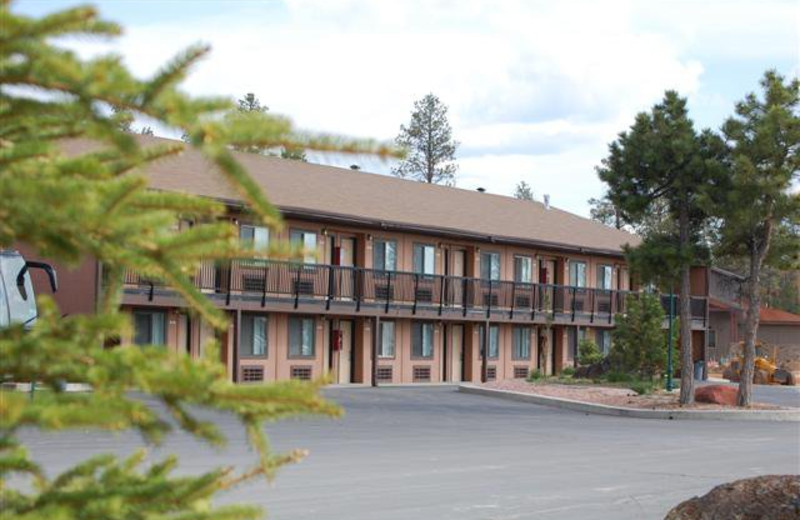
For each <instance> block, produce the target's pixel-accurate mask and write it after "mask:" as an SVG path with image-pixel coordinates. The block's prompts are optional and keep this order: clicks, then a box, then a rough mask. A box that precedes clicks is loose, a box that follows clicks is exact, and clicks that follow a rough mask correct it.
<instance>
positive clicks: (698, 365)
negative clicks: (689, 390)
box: [694, 360, 705, 381]
mask: <svg viewBox="0 0 800 520" xmlns="http://www.w3.org/2000/svg"><path fill="white" fill-rule="evenodd" d="M704 365H705V363H704V362H703V361H702V360H701V361H695V362H694V379H695V381H702V380H703V372H704V370H703V369H704V368H705V367H704Z"/></svg>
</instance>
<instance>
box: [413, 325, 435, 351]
mask: <svg viewBox="0 0 800 520" xmlns="http://www.w3.org/2000/svg"><path fill="white" fill-rule="evenodd" d="M417 330H419V333H417ZM433 335H434V327H433V323H431V322H427V321H415V322H412V324H411V357H412V359H433V351H434V344H433V343H434V342H433ZM417 340H419V348H417ZM426 340H427V341H426Z"/></svg>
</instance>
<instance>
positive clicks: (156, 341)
mask: <svg viewBox="0 0 800 520" xmlns="http://www.w3.org/2000/svg"><path fill="white" fill-rule="evenodd" d="M132 314H133V325H134V327H133V338H132V340H133V344H134V345H139V346H144V345H162V346H163V345H166V344H167V313H166V312H164V311H157V310H150V309H147V310H145V309H136V310H134V311H133V313H132ZM137 315H138V316H147V317H148V319H149V324H148V327H149V329H150V330H149V331H148V332H147V334H148V336H149V337H150V340H149V341H147V342H139V341H137V336H138V334H137V326H136V317H137ZM156 317H159V319H160V321H161V331H160V333H161V337H160V338H155V337H154V336H155V334H154V331H155V327H154V325H155V321H154V320H155V318H156Z"/></svg>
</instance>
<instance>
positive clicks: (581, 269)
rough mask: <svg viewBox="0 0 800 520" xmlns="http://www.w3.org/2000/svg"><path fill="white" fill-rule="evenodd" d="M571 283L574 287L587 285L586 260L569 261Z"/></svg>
mask: <svg viewBox="0 0 800 520" xmlns="http://www.w3.org/2000/svg"><path fill="white" fill-rule="evenodd" d="M569 284H570V285H572V286H573V287H586V262H575V261H572V260H570V262H569Z"/></svg>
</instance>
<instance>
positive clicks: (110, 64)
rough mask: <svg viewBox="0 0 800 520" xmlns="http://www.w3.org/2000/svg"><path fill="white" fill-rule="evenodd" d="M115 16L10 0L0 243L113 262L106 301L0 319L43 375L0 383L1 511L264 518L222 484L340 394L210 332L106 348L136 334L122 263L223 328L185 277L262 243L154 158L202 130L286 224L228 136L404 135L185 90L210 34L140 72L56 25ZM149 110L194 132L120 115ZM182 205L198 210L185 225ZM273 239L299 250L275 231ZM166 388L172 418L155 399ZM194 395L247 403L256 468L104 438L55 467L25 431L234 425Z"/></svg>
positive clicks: (261, 462)
mask: <svg viewBox="0 0 800 520" xmlns="http://www.w3.org/2000/svg"><path fill="white" fill-rule="evenodd" d="M120 32H121V29H120V27H119V26H117V25H115V24H111V23H108V22H104V21H101V20H99V19H98V18H97V14H96V12H95V10H94V9H92V8H89V7H78V8H74V9H67V10H64V11H61V12H58V13H55V14H51V15H49V16H45V17H43V18H39V19H35V18H30V17H25V16H20V15H17V14H15V13H13V12H12V11H11V6H10V2H9V1H8V0H2V3H0V200H2V201H3V202H2V205H0V246H2V247H3V248H8V247H13V245H14V244H16V243H27V244H28V245H30V246H32V247H33V248H34V249H36V250H37V252H38V253H39V254H41V255H42V256H45V257H48V258H52V259H53V260H56V261H58V262H60V263H62V264H67V265H78V264H80V263H81V262H83V261H86V260H91V259H96V260H97V261H99V262H101V263H102V265H103V272H104V283H103V292H102V294H101V295H100V298H99V301H100V308H99V309H98V312H97V313H96V314H95V315H92V316H69V317H63V318H62V317H60V313H59V311H58V309H57V308H56V306H55V304H54V303H53V302H52V301H51V300H49V299H47V298H42V299H40V302H39V303H40V305H39V306H40V319H39V320H38V321H37V323H36V325H35V326H34V327H33V329H32V330H28V331H26V330H24V329H23V327H22V326H12V327H11V328H8V329H4V330H2V331H0V374H2V376H3V377H4V378H5V379H7V380H12V381H36V382H37V387H38V388H40V390H37V392H36V393H35V395H34V397H33V398H31V397H30V396H29V395H26V394H21V393H15V392H2V393H0V510H2V511H3V517H4V518H6V519H15V518H26V519H34V518H41V519H55V518H58V519H69V518H112V519H114V518H120V519H122V518H125V519H130V518H148V519H154V518H170V519H187V520H188V519H190V518H191V519H204V518H217V519H219V518H223V519H227V518H231V519H233V518H256V517H258V516H259V515H260V512H259V510H258V509H256V508H252V507H243V506H237V507H222V508H212V507H211V505H210V504H211V499H212V497H213V496H214V495H215V494H216V493H218V492H220V491H223V490H225V489H228V488H230V487H231V486H234V485H236V484H238V483H240V482H243V481H246V480H250V479H253V478H256V477H261V476H263V477H267V478H272V476H273V475H274V473H275V470H276V469H277V468H278V467H280V466H281V465H283V464H286V463H288V462H293V461H296V460H298V459H299V458H301V457H302V456H303V454H304V453H303V452H302V451H294V452H291V453H288V454H274V453H272V452H271V450H270V448H269V443H268V441H267V439H266V437H265V435H264V433H263V428H262V425H263V423H264V422H265V421H273V420H277V419H281V418H284V417H288V416H293V415H298V414H308V413H314V414H323V415H328V416H336V415H338V414H340V413H341V410H340V409H339V408H337V407H336V406H335V405H333V404H332V403H329V402H327V401H325V400H324V399H322V398H321V397H320V395H319V389H320V386H321V384H322V382H315V383H312V384H308V383H300V382H296V381H292V382H284V383H277V384H269V385H260V386H236V385H233V384H232V383H230V382H229V381H228V380H227V378H226V376H225V370H224V367H223V366H222V364H221V363H220V362H219V355H218V349H217V348H216V347H215V346H214V345H209V346H207V347H205V348H204V351H205V353H206V354H205V357H204V358H203V359H200V360H193V359H190V358H189V357H188V356H186V355H185V354H176V353H171V352H168V351H167V350H165V349H163V348H158V347H155V346H154V347H144V348H139V347H133V346H131V347H116V348H106V347H105V346H106V345H108V344H109V342H114V341H115V340H116V338H119V337H123V336H125V335H127V334H129V333H130V323H129V321H128V318H126V317H125V316H124V315H123V314H121V313H120V312H119V306H120V297H121V288H122V280H123V277H124V274H125V272H126V271H127V270H134V271H136V272H138V273H140V274H141V275H143V276H146V277H149V278H151V279H157V280H160V281H163V282H165V283H166V284H167V285H169V286H170V287H172V288H173V289H175V290H176V291H178V292H179V293H180V295H181V296H182V297H183V299H184V300H185V301H186V302H187V304H188V305H189V307H190V309H191V310H192V312H195V313H197V314H199V315H201V316H202V317H203V318H204V319H206V320H208V321H209V322H210V323H211V324H212V325H214V326H216V327H223V326H226V325H227V320H226V318H225V316H224V315H223V314H222V313H221V312H220V311H219V310H217V309H216V308H215V307H214V306H213V305H211V303H210V302H209V301H208V299H207V298H205V297H204V296H203V294H202V293H200V292H199V291H198V290H197V289H196V288H195V287H194V286H193V284H192V283H190V281H189V280H190V277H191V276H192V275H193V274H194V273H195V272H196V270H197V268H198V267H199V266H200V264H201V262H203V261H209V260H218V259H227V258H233V257H236V256H241V255H243V254H247V255H250V256H258V255H256V254H254V252H253V251H245V250H243V249H242V248H241V246H240V244H239V241H238V239H237V232H236V228H235V227H234V226H233V225H232V224H230V223H227V222H224V221H221V220H218V219H217V217H220V216H222V215H224V213H225V207H224V206H223V205H222V204H220V203H218V202H215V201H211V200H207V199H201V198H198V197H193V196H188V195H182V194H176V193H161V192H156V191H152V190H149V189H148V188H147V181H146V179H145V177H144V176H143V175H142V172H143V170H144V169H145V168H146V166H147V165H148V164H149V163H151V162H153V161H156V160H160V159H163V158H165V157H169V156H172V155H175V154H179V153H181V152H182V150H183V149H184V147H185V146H190V147H193V148H195V149H197V150H198V151H200V152H202V153H203V154H204V155H205V156H206V158H208V159H209V160H210V161H211V162H212V163H213V164H215V165H216V166H217V167H218V169H219V171H220V172H221V175H224V176H225V178H226V179H227V180H228V182H230V184H231V185H232V187H233V188H235V189H236V191H237V192H238V193H239V194H240V195H241V197H242V199H243V200H244V201H245V202H246V203H247V204H248V205H249V206H250V207H251V209H252V212H253V216H254V218H255V219H259V220H260V221H262V222H263V223H264V224H265V225H267V226H269V227H270V228H272V229H273V230H276V229H278V228H280V226H281V225H282V223H281V218H280V215H279V213H278V211H277V210H276V208H275V207H274V206H272V205H271V204H270V203H269V201H268V199H267V197H266V195H265V194H264V193H263V192H262V191H261V190H260V189H259V188H258V186H257V185H256V184H255V183H254V182H253V180H252V179H251V178H250V176H249V175H248V174H247V172H246V171H245V170H244V168H243V167H242V166H241V165H240V164H239V162H237V160H236V155H235V153H234V152H232V148H233V147H234V146H236V147H240V146H247V145H252V146H266V147H277V146H287V147H303V148H308V149H320V150H336V151H345V152H357V153H365V152H367V153H377V154H389V153H393V151H392V150H391V149H389V148H387V147H385V146H382V145H380V144H378V143H374V142H372V141H347V140H344V139H341V138H335V137H330V136H324V135H321V136H314V135H310V134H308V133H299V132H296V131H295V130H294V129H293V127H292V125H291V123H290V121H289V120H287V119H285V118H282V117H279V116H275V115H272V114H268V113H250V114H247V115H246V116H242V117H240V116H236V117H225V114H229V113H231V112H232V111H233V109H234V105H233V103H232V102H231V101H229V100H227V99H217V98H200V99H197V98H190V97H188V96H186V95H185V94H183V93H182V92H181V91H180V90H179V89H178V85H179V83H180V82H181V81H182V80H183V78H185V77H186V75H187V74H188V72H189V70H190V69H191V67H192V66H193V65H194V64H195V63H196V62H197V61H198V60H199V59H201V58H202V57H203V56H204V55H205V54H206V53H207V52H208V49H207V48H205V47H202V46H196V47H192V48H190V49H188V50H186V51H184V52H183V53H181V54H178V55H177V56H176V57H175V58H173V59H172V60H171V61H169V62H168V63H167V64H166V65H165V66H164V67H163V68H162V69H161V70H160V71H159V72H158V73H157V74H156V75H155V76H154V77H153V78H151V79H149V80H144V81H143V80H140V79H137V78H135V77H133V76H132V75H131V74H130V72H129V71H128V70H127V69H126V68H125V67H124V66H123V65H122V63H121V60H120V58H119V57H116V56H102V57H99V58H95V59H91V60H83V59H81V58H80V57H79V56H77V55H76V54H74V53H73V52H71V51H69V50H65V49H63V48H60V47H58V46H56V45H54V44H53V38H54V37H65V36H75V35H81V36H86V35H89V36H100V37H114V36H117V35H118V34H120ZM112 109H113V110H112ZM138 116H146V117H148V118H149V119H151V120H152V121H154V122H155V123H156V124H157V125H159V126H161V127H167V128H173V129H175V131H178V132H180V131H183V133H184V135H185V136H186V137H185V141H186V144H184V143H180V142H175V143H174V144H167V145H163V144H162V145H158V146H148V147H144V146H143V145H142V143H152V140H149V141H148V140H144V141H143V140H140V139H139V138H137V137H135V136H134V135H132V134H130V133H126V132H124V131H123V130H122V127H124V125H121V123H124V122H125V121H124V120H125V119H127V121H128V123H130V118H131V117H134V118H135V117H138ZM71 139H88V140H91V142H92V143H94V148H93V149H92V150H91V151H90V152H86V153H82V154H80V155H74V154H72V155H70V154H68V153H65V149H66V148H68V146H66V145H67V144H68V143H69V140H71ZM181 219H189V220H192V221H193V222H195V225H194V226H193V227H191V228H189V229H186V230H181V231H177V229H176V228H177V226H176V223H177V222H179V220H181ZM270 253H271V254H278V255H291V254H293V253H296V252H293V251H292V250H291V249H290V248H289V247H288V246H287V245H279V246H277V247H275V248H273V249H272V250H271V251H270ZM261 254H263V253H261ZM65 382H82V383H88V384H89V385H91V387H92V389H93V391H92V392H90V393H86V394H79V395H76V394H72V393H65V392H63V391H62V388H63V387H64V383H65ZM134 391H135V393H133V392H134ZM142 394H144V396H145V398H141V397H134V396H142ZM154 399H155V400H156V401H157V402H158V404H157V406H156V407H155V408H158V409H159V410H161V411H166V412H168V414H167V416H168V417H169V419H170V420H169V421H168V420H167V419H166V418H165V417H166V416H165V415H164V414H163V413H161V412H160V411H158V410H156V409H154V407H153V404H152V403H153V400H154ZM195 406H199V407H205V408H213V409H217V410H221V411H225V412H228V413H231V414H234V415H235V416H236V417H237V418H238V419H239V421H240V422H241V424H242V427H243V429H244V430H245V432H246V433H247V438H248V440H249V442H250V445H251V446H252V448H253V449H254V450H255V452H256V455H257V457H255V460H256V463H255V465H254V467H252V468H244V469H238V470H237V469H235V468H220V469H218V470H214V471H211V472H209V473H206V474H204V475H200V476H184V477H180V478H177V477H173V476H172V473H171V472H172V470H173V468H174V467H175V466H176V464H177V463H178V462H177V461H176V460H175V459H174V458H168V459H167V460H164V461H160V462H159V461H156V462H153V463H149V461H148V463H145V454H144V452H142V453H137V454H135V455H134V456H132V457H130V458H128V459H126V460H122V461H120V460H117V459H116V458H114V457H112V456H108V455H101V456H98V457H96V458H93V459H91V460H88V461H85V462H84V463H82V464H80V465H78V466H76V467H75V468H72V469H71V470H69V471H67V472H65V473H63V474H62V475H57V476H53V475H49V474H48V473H47V471H46V468H40V467H38V466H37V465H36V464H35V463H34V462H33V461H32V460H31V459H30V458H29V456H28V453H27V451H26V450H25V448H24V445H23V444H22V443H21V440H20V437H19V435H18V432H19V430H20V428H22V427H36V428H40V429H61V428H72V427H81V428H100V429H106V430H123V429H129V428H133V429H136V430H137V431H139V432H140V433H141V434H142V436H143V439H144V440H145V441H146V442H147V443H157V442H159V441H160V440H161V439H162V438H163V436H164V435H165V434H166V433H167V432H168V431H169V430H170V429H171V428H173V427H175V426H176V427H178V428H181V429H183V430H185V431H187V432H189V433H191V434H193V435H195V436H196V437H198V438H200V439H203V440H205V441H207V442H209V443H211V444H213V445H220V444H222V443H223V442H224V440H225V439H224V436H223V435H222V432H220V431H219V430H218V428H217V427H216V426H215V425H214V424H213V423H211V422H207V421H203V420H201V419H199V418H198V417H196V416H195V415H194V413H193V411H192V410H193V407H195ZM172 425H175V426H172Z"/></svg>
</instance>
